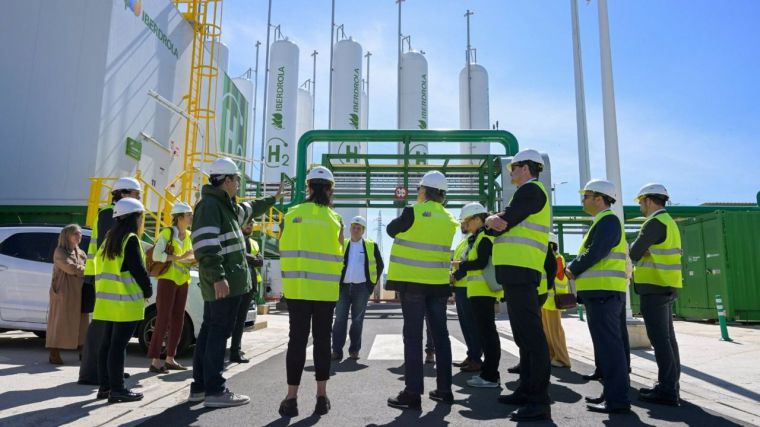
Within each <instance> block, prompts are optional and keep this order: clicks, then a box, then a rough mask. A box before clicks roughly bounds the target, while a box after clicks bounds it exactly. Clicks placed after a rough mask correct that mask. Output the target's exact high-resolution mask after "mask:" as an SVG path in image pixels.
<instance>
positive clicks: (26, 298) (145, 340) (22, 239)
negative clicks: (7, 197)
mask: <svg viewBox="0 0 760 427" xmlns="http://www.w3.org/2000/svg"><path fill="white" fill-rule="evenodd" d="M61 228H62V227H60V226H51V225H2V226H0V332H2V331H4V330H16V329H18V330H24V331H31V332H33V333H35V334H36V335H38V336H40V337H44V336H45V331H46V329H47V314H48V306H49V302H50V301H49V298H50V297H49V291H50V281H51V279H52V275H53V251H54V250H55V247H56V245H57V244H58V235H59V234H60V232H61ZM89 241H90V230H89V229H83V230H82V243H81V244H80V247H81V248H82V250H85V251H86V250H87V245H88V243H89ZM151 282H152V283H153V296H152V297H151V298H150V299H147V300H146V301H145V319H144V320H143V321H142V322H140V325H139V326H138V327H137V330H136V331H135V336H136V337H137V338H138V340H139V342H140V346H141V347H142V348H143V350H144V351H145V352H147V351H148V346H149V344H150V339H151V337H152V335H153V329H154V327H155V323H156V297H155V295H156V279H155V278H153V277H152V278H151ZM255 320H256V306H255V305H254V303H252V304H251V307H249V309H248V315H247V316H246V323H247V324H251V323H253V322H254V321H255ZM202 321H203V297H202V296H201V290H200V285H199V282H198V272H197V271H195V270H191V272H190V289H189V290H188V294H187V304H186V305H185V324H184V328H183V330H182V337H181V338H180V342H179V346H178V349H177V353H178V354H181V353H182V352H184V351H186V350H187V349H188V348H189V347H190V346H191V345H192V344H193V343H194V342H195V338H196V337H197V336H198V333H199V332H200V329H201V322H202Z"/></svg>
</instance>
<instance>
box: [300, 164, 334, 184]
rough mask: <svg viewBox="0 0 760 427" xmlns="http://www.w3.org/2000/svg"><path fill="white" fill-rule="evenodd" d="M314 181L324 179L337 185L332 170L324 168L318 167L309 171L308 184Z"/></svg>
mask: <svg viewBox="0 0 760 427" xmlns="http://www.w3.org/2000/svg"><path fill="white" fill-rule="evenodd" d="M312 179H324V180H325V181H330V182H332V183H333V184H334V183H335V178H334V177H333V174H332V172H330V169H327V168H326V167H324V166H317V167H314V168H312V169H311V170H310V171H309V174H308V175H306V182H309V181H311V180H312Z"/></svg>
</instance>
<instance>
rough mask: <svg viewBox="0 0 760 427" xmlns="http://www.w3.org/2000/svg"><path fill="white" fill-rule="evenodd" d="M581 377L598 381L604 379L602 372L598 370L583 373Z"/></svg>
mask: <svg viewBox="0 0 760 427" xmlns="http://www.w3.org/2000/svg"><path fill="white" fill-rule="evenodd" d="M581 378H583V379H584V380H586V381H598V380H601V379H602V374H601V373H598V372H594V373H593V374H590V375H581Z"/></svg>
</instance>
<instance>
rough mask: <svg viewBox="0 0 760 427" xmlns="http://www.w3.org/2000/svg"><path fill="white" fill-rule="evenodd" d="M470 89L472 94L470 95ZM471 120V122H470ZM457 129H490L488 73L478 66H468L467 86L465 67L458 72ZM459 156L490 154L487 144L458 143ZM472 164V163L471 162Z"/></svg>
mask: <svg viewBox="0 0 760 427" xmlns="http://www.w3.org/2000/svg"><path fill="white" fill-rule="evenodd" d="M470 88H471V89H472V94H471V95H470V92H469V90H470ZM470 118H472V121H470ZM459 127H460V128H461V129H490V128H491V117H490V108H489V103H488V71H486V69H485V68H484V67H483V66H482V65H479V64H470V85H469V87H468V85H467V65H465V66H464V68H462V71H460V72H459ZM459 152H460V153H461V154H478V155H485V154H490V152H491V150H490V146H489V145H488V144H470V143H469V142H462V143H460V148H459ZM473 163H474V162H473Z"/></svg>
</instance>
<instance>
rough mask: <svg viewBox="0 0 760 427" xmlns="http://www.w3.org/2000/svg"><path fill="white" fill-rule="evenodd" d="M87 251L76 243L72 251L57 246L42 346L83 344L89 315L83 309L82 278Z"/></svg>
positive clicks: (75, 346) (57, 346)
mask: <svg viewBox="0 0 760 427" xmlns="http://www.w3.org/2000/svg"><path fill="white" fill-rule="evenodd" d="M86 260H87V254H85V253H84V251H82V250H81V249H79V248H78V247H77V248H75V249H74V251H72V252H71V253H67V251H66V250H65V249H63V248H56V249H55V253H54V254H53V280H52V283H51V284H50V308H49V310H48V326H47V337H46V342H45V347H47V348H58V349H76V348H77V346H80V345H82V343H83V342H84V336H85V333H86V332H87V325H88V324H89V315H88V314H86V313H81V311H82V282H83V280H84V263H85V261H86Z"/></svg>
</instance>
